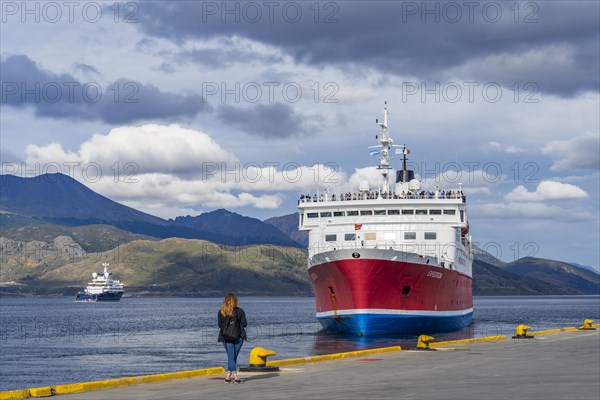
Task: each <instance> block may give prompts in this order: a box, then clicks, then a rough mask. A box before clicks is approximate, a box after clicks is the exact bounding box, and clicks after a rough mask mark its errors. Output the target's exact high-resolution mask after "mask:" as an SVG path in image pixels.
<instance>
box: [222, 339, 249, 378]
mask: <svg viewBox="0 0 600 400" xmlns="http://www.w3.org/2000/svg"><path fill="white" fill-rule="evenodd" d="M243 344H244V339H242V338H239V339H238V340H237V341H235V342H233V343H227V342H223V347H225V351H226V352H227V373H231V374H233V373H236V372H237V358H238V354H240V350H241V348H242V345H243Z"/></svg>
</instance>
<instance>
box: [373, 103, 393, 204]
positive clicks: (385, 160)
mask: <svg viewBox="0 0 600 400" xmlns="http://www.w3.org/2000/svg"><path fill="white" fill-rule="evenodd" d="M375 122H376V123H377V124H379V127H380V129H381V137H380V138H379V143H380V146H377V147H379V148H381V153H380V157H379V167H377V169H379V170H380V172H381V177H382V180H383V185H382V188H381V190H382V191H383V192H385V193H389V191H390V181H389V176H388V172H389V169H390V149H391V148H392V146H393V143H394V141H393V140H392V139H391V138H390V135H389V132H388V109H387V101H386V102H385V104H384V106H383V122H379V119H375Z"/></svg>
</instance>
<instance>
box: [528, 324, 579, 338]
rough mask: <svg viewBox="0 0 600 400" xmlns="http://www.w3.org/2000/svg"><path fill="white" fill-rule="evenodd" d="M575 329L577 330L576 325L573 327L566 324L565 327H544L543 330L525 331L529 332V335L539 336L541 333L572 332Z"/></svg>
mask: <svg viewBox="0 0 600 400" xmlns="http://www.w3.org/2000/svg"><path fill="white" fill-rule="evenodd" d="M576 330H577V328H576V327H574V326H568V327H566V328H558V329H546V330H543V331H535V332H527V333H528V334H530V335H533V336H536V335H538V336H541V335H550V334H552V333H561V332H573V331H576Z"/></svg>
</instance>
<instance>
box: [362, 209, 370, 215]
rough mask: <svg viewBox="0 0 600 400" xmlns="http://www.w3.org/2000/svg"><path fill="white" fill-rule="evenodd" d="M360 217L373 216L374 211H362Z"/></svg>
mask: <svg viewBox="0 0 600 400" xmlns="http://www.w3.org/2000/svg"><path fill="white" fill-rule="evenodd" d="M360 215H373V210H362V211H361V212H360Z"/></svg>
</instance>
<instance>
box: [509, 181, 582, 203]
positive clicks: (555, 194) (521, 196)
mask: <svg viewBox="0 0 600 400" xmlns="http://www.w3.org/2000/svg"><path fill="white" fill-rule="evenodd" d="M587 197H589V196H588V194H587V193H586V192H585V191H584V190H583V189H581V188H580V187H579V186H575V185H571V184H570V183H561V182H554V181H542V182H540V183H539V185H538V186H537V188H536V189H535V191H534V192H530V191H528V190H527V188H525V186H523V185H519V186H517V187H516V188H514V189H513V191H512V192H510V193H508V194H506V195H505V196H504V199H505V200H507V201H524V202H529V201H533V202H539V201H546V200H562V199H585V198H587Z"/></svg>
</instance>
